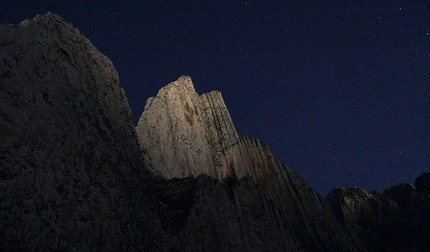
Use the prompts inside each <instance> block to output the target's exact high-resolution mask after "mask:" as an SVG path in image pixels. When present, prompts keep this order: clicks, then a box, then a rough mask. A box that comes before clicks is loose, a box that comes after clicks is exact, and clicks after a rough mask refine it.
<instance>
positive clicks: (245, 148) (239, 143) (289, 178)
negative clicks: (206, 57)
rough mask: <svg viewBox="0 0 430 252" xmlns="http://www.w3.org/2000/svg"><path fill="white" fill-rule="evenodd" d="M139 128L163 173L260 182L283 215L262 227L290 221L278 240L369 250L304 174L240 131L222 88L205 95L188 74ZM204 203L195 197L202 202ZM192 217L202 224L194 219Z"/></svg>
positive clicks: (154, 101) (160, 97) (157, 100)
mask: <svg viewBox="0 0 430 252" xmlns="http://www.w3.org/2000/svg"><path fill="white" fill-rule="evenodd" d="M136 131H137V134H138V137H139V142H140V145H141V151H142V153H143V156H144V159H145V162H146V163H147V165H148V166H149V167H151V169H152V170H153V171H154V172H155V173H157V174H158V175H160V176H161V177H163V178H166V179H170V178H175V177H176V178H184V177H189V176H191V177H197V176H198V175H201V174H206V175H209V176H210V177H212V178H214V179H217V180H218V181H221V182H222V183H224V184H233V185H236V184H235V183H237V181H238V180H241V179H249V181H252V183H255V184H256V185H257V186H258V189H257V190H261V191H260V193H259V195H260V196H259V197H263V198H264V199H266V197H267V201H269V202H271V204H272V206H273V207H274V212H275V213H279V214H276V216H278V217H279V218H277V219H276V221H275V222H273V224H274V226H270V225H266V224H262V223H260V224H258V225H257V227H258V228H257V230H256V232H268V233H270V232H272V231H274V228H275V226H276V227H278V228H279V227H282V228H281V229H282V230H283V231H282V233H283V234H285V235H284V236H279V237H277V238H274V239H275V241H274V242H275V243H278V244H283V241H284V242H285V241H286V240H289V241H290V242H288V244H290V245H291V244H294V245H291V249H292V250H293V247H294V248H295V249H298V250H300V249H304V250H308V251H309V250H312V249H313V250H318V251H324V250H343V251H361V250H363V249H364V247H363V244H362V243H361V242H360V241H359V240H358V239H357V238H356V236H355V234H351V232H350V230H348V229H347V228H345V227H344V226H343V225H342V224H340V223H339V222H338V221H337V220H336V219H335V218H333V216H332V215H331V214H330V213H329V212H328V211H326V209H325V208H324V206H323V204H322V201H321V199H320V197H319V196H318V195H317V194H316V193H315V192H314V191H313V190H312V188H311V187H310V186H309V184H308V183H307V182H306V181H305V180H304V179H303V178H302V177H301V176H299V175H298V174H296V173H295V172H293V171H292V170H291V169H290V168H289V167H287V166H286V165H284V164H281V163H280V162H279V161H278V160H276V159H275V158H274V157H273V155H272V154H271V152H270V150H269V148H268V147H267V146H266V145H265V144H263V143H262V142H260V141H259V140H255V139H251V138H247V137H239V136H238V134H237V132H236V130H235V128H234V125H233V122H232V119H231V117H230V115H229V113H228V110H227V107H226V106H225V103H224V101H223V99H222V96H221V93H220V92H217V91H213V92H209V93H206V94H203V95H201V96H200V97H199V96H198V94H197V93H196V92H195V90H194V87H193V85H192V82H191V78H190V77H188V76H183V77H180V78H179V79H178V80H177V81H175V82H172V83H170V84H169V85H167V86H166V87H164V88H162V89H161V90H160V91H159V93H158V94H157V96H155V97H152V98H149V99H148V101H147V103H146V106H145V109H144V112H143V113H142V116H141V117H140V120H139V123H138V126H137V127H136ZM240 188H242V187H240ZM237 190H239V187H238V186H232V187H231V194H232V195H236V196H238V198H237V199H236V201H235V202H236V203H237V202H243V199H241V198H240V197H245V195H246V202H248V203H247V204H254V205H258V204H260V203H259V202H261V198H258V197H257V198H254V199H251V198H252V197H250V196H249V194H238V192H237ZM242 190H243V188H242ZM212 192H213V193H215V194H218V193H219V192H217V191H212ZM241 195H242V196H241ZM254 196H256V195H255V194H254ZM208 197H214V196H210V195H208ZM220 197H222V196H221V195H218V196H215V198H218V199H220ZM200 201H201V200H199V199H195V202H196V204H197V205H198V202H200ZM265 201H266V200H264V201H263V202H265ZM223 202H224V201H223ZM250 202H253V203H250ZM207 204H208V205H214V204H212V203H207ZM238 204H239V203H238ZM236 205H237V204H236ZM239 205H240V204H239ZM196 207H197V206H196ZM241 207H242V206H241ZM241 207H239V209H241ZM243 207H245V206H243ZM245 208H246V207H245ZM208 211H209V210H208ZM218 214H219V213H218ZM226 216H227V215H226ZM226 216H224V217H226ZM239 216H240V215H239ZM239 216H238V218H240V217H239ZM268 216H270V215H268ZM190 218H191V217H190ZM220 218H222V216H220ZM189 221H190V222H191V223H194V221H193V219H189ZM186 228H189V227H188V226H186ZM214 228H215V227H214ZM223 228H224V229H226V230H225V232H227V231H228V230H227V229H229V228H228V227H227V226H222V227H217V228H215V229H216V230H223ZM191 230H193V229H191ZM263 230H264V231H263ZM199 232H200V231H199ZM208 232H209V230H208ZM276 232H279V230H277V231H276ZM276 232H275V233H276ZM205 235H207V236H208V237H211V235H210V234H208V233H206V234H205ZM212 238H213V237H212ZM212 238H211V239H212ZM240 239H242V240H243V239H245V237H241V238H240ZM277 239H279V240H277ZM291 240H294V242H291ZM232 242H233V241H232ZM233 243H234V242H233ZM229 244H232V243H229ZM284 244H285V243H284ZM236 245H237V244H236ZM232 246H233V245H232ZM239 247H243V245H240V246H239ZM197 249H204V248H201V247H198V248H197ZM277 249H279V250H283V249H285V247H283V246H280V247H277ZM295 249H294V250H295Z"/></svg>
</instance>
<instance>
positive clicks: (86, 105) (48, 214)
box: [0, 13, 162, 251]
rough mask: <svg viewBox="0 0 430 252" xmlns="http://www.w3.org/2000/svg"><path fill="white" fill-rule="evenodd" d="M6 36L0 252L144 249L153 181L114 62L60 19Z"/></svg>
mask: <svg viewBox="0 0 430 252" xmlns="http://www.w3.org/2000/svg"><path fill="white" fill-rule="evenodd" d="M0 34H1V36H0V118H1V120H0V129H1V130H0V227H1V228H0V244H1V245H0V247H1V248H2V249H1V250H8V249H10V250H20V251H33V250H37V251H60V250H63V251H64V250H70V251H71V250H76V251H87V250H123V249H125V248H132V247H134V246H135V245H136V244H137V243H144V242H142V241H143V240H144V239H143V240H142V236H143V233H145V229H141V227H142V225H143V224H142V221H141V219H145V218H147V219H150V216H151V215H150V213H146V212H145V211H146V210H145V208H143V209H139V205H140V204H142V201H145V199H146V197H147V196H146V195H145V194H144V193H143V192H144V191H145V184H146V183H145V180H146V175H145V171H144V169H143V160H142V158H141V155H140V151H139V147H138V142H137V138H136V135H135V131H134V126H133V122H132V118H131V113H130V108H129V105H128V102H127V99H126V97H125V95H124V91H123V89H122V88H121V86H120V84H119V80H118V75H117V72H116V70H115V69H114V67H113V66H112V63H111V61H110V60H109V59H108V58H106V57H105V56H104V55H102V54H101V53H100V52H99V51H98V50H97V49H96V48H95V47H94V46H93V45H92V44H91V42H90V41H89V40H88V39H86V38H85V37H84V36H83V35H82V34H81V33H80V32H79V31H78V30H77V29H75V28H74V27H73V26H72V25H71V24H70V23H67V22H66V21H64V20H63V19H62V18H60V17H59V16H57V15H55V14H52V13H48V14H46V15H43V16H42V15H40V16H37V17H35V18H34V19H31V20H25V21H23V22H22V23H20V24H18V25H10V24H1V25H0ZM138 209H139V210H138ZM153 219H154V220H156V218H153ZM145 221H147V220H145ZM147 223H154V225H155V226H156V225H157V224H156V221H149V222H147ZM139 225H140V226H139ZM156 230H157V228H154V229H153V230H151V232H152V234H150V236H152V238H153V239H154V241H157V240H158V239H160V238H157V234H155V233H154V231H156ZM156 232H157V231H156ZM148 235H149V234H148ZM160 237H162V235H160ZM137 239H139V240H137ZM148 244H149V243H148ZM160 244H161V243H160ZM148 246H150V245H148ZM157 246H159V244H157Z"/></svg>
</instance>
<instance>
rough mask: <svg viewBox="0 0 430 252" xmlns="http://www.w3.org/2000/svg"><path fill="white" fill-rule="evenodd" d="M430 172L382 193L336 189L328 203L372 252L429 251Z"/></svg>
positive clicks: (353, 188) (356, 189)
mask: <svg viewBox="0 0 430 252" xmlns="http://www.w3.org/2000/svg"><path fill="white" fill-rule="evenodd" d="M429 186H430V173H424V174H422V175H421V176H419V177H418V178H417V179H416V180H415V186H413V185H411V184H399V185H396V186H393V187H390V188H388V189H386V190H385V191H384V192H383V193H382V194H381V193H378V192H366V191H364V190H362V189H360V188H356V187H351V188H342V189H335V190H333V191H332V192H330V194H329V195H328V196H327V199H326V203H327V205H328V206H329V208H330V209H331V210H332V212H334V213H335V214H336V216H337V217H338V218H339V219H340V220H341V221H342V222H343V223H344V224H345V225H346V226H348V227H350V228H351V229H353V230H356V231H357V232H358V233H359V235H360V237H361V239H362V240H363V242H364V243H365V244H366V247H367V248H368V249H369V250H370V251H428V249H429V248H430V187H429Z"/></svg>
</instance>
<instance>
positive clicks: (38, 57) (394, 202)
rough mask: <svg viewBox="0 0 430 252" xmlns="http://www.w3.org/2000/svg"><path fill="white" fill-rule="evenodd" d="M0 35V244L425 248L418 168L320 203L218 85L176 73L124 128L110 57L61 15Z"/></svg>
mask: <svg viewBox="0 0 430 252" xmlns="http://www.w3.org/2000/svg"><path fill="white" fill-rule="evenodd" d="M0 34H1V36H0V250H2V251H366V249H370V250H373V251H385V250H384V249H387V248H390V249H391V248H393V249H394V250H393V251H395V250H396V248H397V249H398V248H401V249H405V251H407V250H408V249H409V251H425V248H426V246H427V248H428V237H429V228H428V227H429V226H430V219H429V216H430V208H429V206H430V191H429V188H430V179H429V178H430V176H429V174H423V175H422V176H420V177H419V178H417V180H416V182H415V186H412V185H410V184H402V185H398V186H395V187H392V188H389V189H387V190H386V191H385V192H384V193H383V194H378V193H375V192H371V193H368V192H365V191H363V190H360V189H358V188H353V189H338V190H335V191H333V192H332V194H331V195H329V197H328V198H327V199H326V200H325V201H323V200H322V199H321V198H320V197H319V195H317V194H316V193H315V192H314V191H313V190H312V188H311V187H310V185H309V184H308V183H307V182H306V181H305V180H304V179H303V178H302V177H301V176H299V175H298V174H296V173H295V172H294V171H293V170H291V169H290V168H289V167H288V166H286V165H284V164H281V163H280V162H279V161H278V160H276V159H275V158H274V157H273V155H272V154H271V152H270V150H269V148H268V147H267V146H266V145H265V144H264V143H262V142H261V141H259V140H256V139H251V138H246V137H239V136H238V134H237V132H236V130H235V128H234V125H233V122H232V120H231V118H230V115H229V113H228V111H227V108H226V106H225V104H224V101H223V100H222V96H221V93H220V92H218V91H214V92H210V93H207V94H203V95H200V96H199V95H198V94H197V93H196V92H195V90H194V87H193V84H192V82H191V79H190V78H189V77H186V76H184V77H181V78H179V79H178V80H177V81H175V82H173V83H171V84H169V85H168V86H166V87H164V88H162V89H161V90H160V92H159V94H158V95H157V96H155V97H153V98H150V99H148V101H147V104H146V106H145V111H144V113H143V114H142V117H141V118H140V120H139V124H138V126H137V128H136V130H137V132H138V136H137V135H136V132H135V129H134V127H133V124H132V119H131V113H130V109H129V105H128V102H127V99H126V97H125V95H124V91H123V89H122V88H121V86H120V84H119V79H118V75H117V72H116V70H115V69H114V67H113V66H112V63H111V62H110V60H109V59H107V58H106V57H105V56H104V55H102V54H101V53H100V52H99V51H97V49H96V48H95V47H94V46H93V45H92V44H91V43H90V41H88V40H87V39H86V38H85V37H84V36H83V35H82V34H80V32H79V31H78V30H77V29H75V28H73V26H72V25H71V24H70V23H67V22H66V21H64V20H63V19H62V18H60V17H59V16H57V15H55V14H52V13H48V14H46V15H43V16H37V17H36V18H34V19H32V20H26V21H24V22H22V23H21V24H19V25H9V24H7V25H5V24H1V25H0ZM138 140H139V141H140V147H139V142H138ZM142 154H143V155H142ZM147 168H148V170H149V171H150V172H149V171H148V170H147ZM385 225H387V226H385ZM387 227H390V228H391V227H392V228H393V229H395V228H397V230H399V232H398V234H396V235H394V236H389V237H385V236H384V235H385V234H387V233H385V230H386V229H387ZM381 237H382V238H381ZM397 238H398V239H397ZM390 239H391V240H390ZM393 239H394V240H393ZM402 239H403V240H402ZM362 241H364V244H366V246H367V247H364V245H363V242H362ZM393 241H394V242H393ZM381 242H382V243H381ZM396 242H397V243H396ZM381 244H382V245H381ZM385 245H386V246H385ZM390 246H391V247H390ZM396 246H397V247H396ZM381 249H382V250H381Z"/></svg>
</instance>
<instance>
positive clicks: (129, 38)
mask: <svg viewBox="0 0 430 252" xmlns="http://www.w3.org/2000/svg"><path fill="white" fill-rule="evenodd" d="M135 2H146V3H135ZM147 2H148V1H130V0H126V1H78V0H63V1H55V0H52V1H37V0H33V1H3V0H0V22H2V23H4V22H7V23H19V22H20V21H22V20H24V19H26V18H32V17H34V16H35V15H36V14H44V13H46V12H48V11H52V12H54V13H57V14H59V15H60V16H62V17H64V18H65V19H66V20H68V21H69V22H71V23H73V24H74V25H75V27H77V28H78V29H79V30H81V32H82V33H83V34H84V35H85V36H86V37H88V38H89V39H90V40H91V41H92V42H93V44H94V45H95V46H96V47H97V48H98V49H99V50H100V51H101V52H102V53H104V54H105V55H107V56H108V57H109V58H110V59H111V60H112V61H113V63H114V65H115V67H116V69H117V70H118V72H119V75H120V79H121V84H122V85H123V87H124V89H125V91H126V94H127V97H128V99H129V102H130V106H131V109H132V111H133V116H134V120H135V122H137V120H138V118H139V116H140V114H141V113H142V109H143V106H144V104H145V101H146V99H147V98H148V97H149V96H154V95H155V94H156V93H157V91H158V90H159V89H160V88H161V87H163V86H164V85H166V84H168V83H170V82H171V81H174V80H176V79H177V78H178V77H179V76H181V75H190V76H191V77H192V79H193V82H194V85H195V88H196V90H197V92H199V93H202V92H207V91H211V90H214V89H216V90H220V91H221V92H222V94H223V97H224V100H225V102H226V104H227V107H228V109H229V111H230V113H231V116H232V118H233V121H234V123H235V125H236V128H237V130H238V133H239V134H240V135H247V136H250V137H254V138H259V139H260V140H262V141H263V142H265V143H266V144H267V145H268V146H269V147H270V149H271V150H272V152H273V153H274V155H275V157H276V158H278V159H279V160H281V161H282V162H284V163H286V164H288V165H289V166H290V167H291V168H292V169H293V170H295V171H296V172H298V173H299V174H300V175H302V176H304V177H305V179H306V180H308V181H309V182H310V184H311V185H312V186H313V187H314V189H316V191H317V192H319V193H321V194H322V195H323V196H325V195H326V194H327V193H328V191H329V190H330V189H331V188H333V187H345V186H358V187H361V188H364V189H366V190H370V189H375V190H378V191H381V190H382V189H383V188H386V187H388V186H391V185H394V184H397V183H401V182H413V179H414V178H415V177H417V176H418V175H419V174H420V173H422V172H425V171H427V172H428V171H430V145H429V144H430V131H429V129H430V35H429V33H430V2H428V1H413V0H408V1H373V0H372V1H295V2H300V3H282V4H280V3H279V2H285V1H271V0H268V1H252V0H249V1H224V2H228V4H226V3H220V2H215V1H195V0H192V1H173V0H172V1H162V0H160V1H153V2H154V3H153V4H148V3H147ZM149 2H151V1H149ZM324 2H325V3H324ZM357 2H358V3H357ZM0 36H1V34H0Z"/></svg>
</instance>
